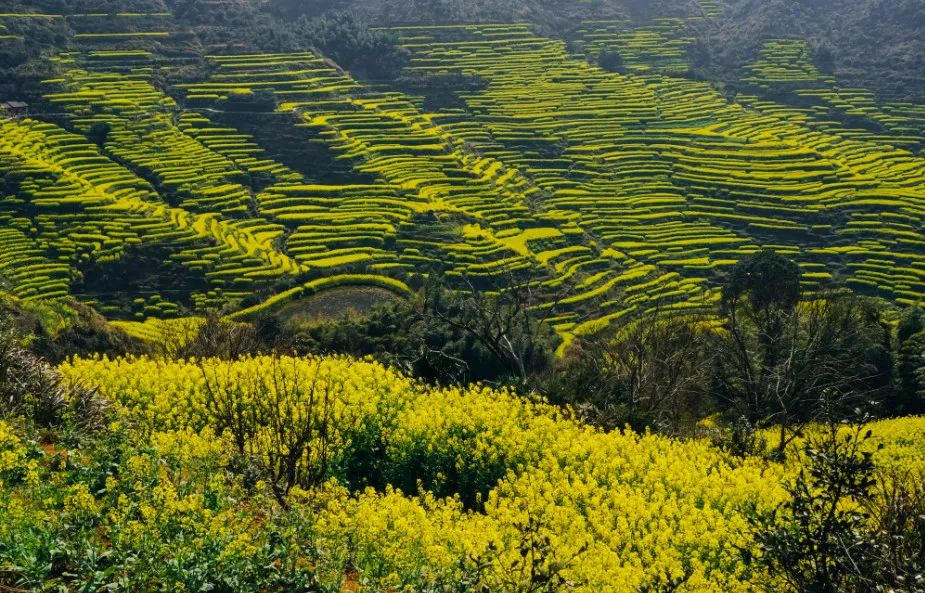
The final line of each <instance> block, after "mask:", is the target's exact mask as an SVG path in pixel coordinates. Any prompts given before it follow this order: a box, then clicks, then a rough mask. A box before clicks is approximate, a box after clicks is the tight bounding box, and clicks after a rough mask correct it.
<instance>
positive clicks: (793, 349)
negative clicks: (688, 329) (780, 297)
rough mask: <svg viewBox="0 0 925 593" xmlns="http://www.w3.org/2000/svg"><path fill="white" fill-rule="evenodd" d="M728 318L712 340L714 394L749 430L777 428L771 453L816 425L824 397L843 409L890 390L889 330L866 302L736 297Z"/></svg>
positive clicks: (838, 297)
mask: <svg viewBox="0 0 925 593" xmlns="http://www.w3.org/2000/svg"><path fill="white" fill-rule="evenodd" d="M727 315H728V322H727V323H726V325H725V327H724V328H723V329H722V330H721V331H719V332H716V333H715V334H714V335H715V337H716V342H715V349H716V352H717V354H718V357H717V367H716V375H715V380H716V381H715V387H716V393H717V395H718V396H719V397H720V399H721V400H722V401H723V402H724V403H725V405H726V406H727V408H728V410H729V412H730V413H731V414H733V415H735V416H738V417H741V418H743V419H744V420H745V421H747V422H748V424H749V425H751V426H754V427H758V428H760V427H766V426H776V427H777V430H778V431H779V442H778V446H777V454H778V455H783V454H784V452H785V450H786V448H787V446H788V445H789V444H790V443H791V442H792V441H793V440H794V439H795V438H797V436H799V435H800V434H802V432H803V430H804V429H805V427H806V426H807V425H809V424H811V423H813V422H815V421H817V420H819V415H820V413H821V412H822V410H823V409H824V406H822V405H821V402H822V401H823V400H824V399H826V398H829V399H835V400H836V401H837V402H838V405H837V407H838V408H840V409H843V410H846V411H847V410H850V409H852V408H853V407H854V405H855V404H857V403H859V402H864V401H868V400H872V399H876V398H878V397H880V396H881V395H883V393H884V392H885V390H886V389H887V388H888V387H889V381H890V379H889V374H890V360H889V330H888V329H887V328H886V326H885V325H884V324H883V323H882V322H881V320H880V318H879V311H878V309H877V308H876V306H874V305H873V304H872V303H870V302H869V301H866V300H865V299H862V298H859V297H856V296H854V295H851V294H847V293H833V294H828V295H821V296H819V297H817V298H816V299H814V300H811V301H804V302H801V303H799V304H794V305H793V306H792V307H766V308H762V307H757V306H755V304H754V303H752V302H749V301H748V300H747V299H740V298H736V299H732V300H730V301H728V302H727Z"/></svg>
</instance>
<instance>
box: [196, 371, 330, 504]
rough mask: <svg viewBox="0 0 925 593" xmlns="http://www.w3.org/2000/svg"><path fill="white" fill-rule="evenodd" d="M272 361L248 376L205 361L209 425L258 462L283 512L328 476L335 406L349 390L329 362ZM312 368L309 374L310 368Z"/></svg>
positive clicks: (244, 454)
mask: <svg viewBox="0 0 925 593" xmlns="http://www.w3.org/2000/svg"><path fill="white" fill-rule="evenodd" d="M307 365H308V363H307V362H306V361H304V360H299V359H294V358H280V357H275V356H274V357H272V358H271V359H270V363H269V366H268V367H267V368H265V369H264V370H263V372H262V373H261V374H260V375H256V376H249V377H248V376H243V375H241V374H240V373H233V372H232V371H230V370H227V369H228V367H224V368H225V369H226V371H225V374H224V375H220V374H219V371H218V370H217V368H220V367H213V366H212V365H209V364H207V363H205V362H200V369H201V372H202V374H203V378H204V380H205V385H206V387H205V392H206V409H207V411H208V414H209V421H210V423H211V424H212V425H213V427H214V428H215V430H216V431H217V432H219V433H227V434H228V435H229V436H230V438H231V439H232V442H233V444H234V447H235V450H236V452H237V454H238V455H239V456H241V457H242V458H248V459H254V460H257V463H258V464H259V466H260V470H261V473H262V474H263V476H264V477H265V478H266V480H267V482H268V485H269V487H270V490H271V491H272V493H273V495H274V497H275V498H276V500H277V501H278V502H279V504H280V506H282V507H283V508H288V503H287V501H286V497H287V495H288V494H289V492H290V490H292V488H293V487H295V486H301V487H303V488H306V489H310V488H313V487H316V486H319V485H321V484H322V483H323V482H324V480H325V479H326V478H327V477H328V471H329V467H330V459H331V455H332V441H333V438H334V432H335V431H334V421H333V416H334V406H335V404H336V401H337V398H338V396H339V393H340V392H341V390H342V389H343V386H342V385H341V384H340V382H339V381H338V380H337V379H336V378H334V377H333V376H331V374H330V373H326V372H325V371H324V369H323V368H322V366H323V362H322V361H320V360H316V361H314V362H312V363H311V364H310V368H307ZM306 369H307V370H306Z"/></svg>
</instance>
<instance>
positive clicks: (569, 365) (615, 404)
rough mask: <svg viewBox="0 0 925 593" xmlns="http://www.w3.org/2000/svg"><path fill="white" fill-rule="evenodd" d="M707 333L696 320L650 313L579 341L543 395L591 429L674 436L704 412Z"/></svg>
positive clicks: (705, 324) (698, 318)
mask: <svg viewBox="0 0 925 593" xmlns="http://www.w3.org/2000/svg"><path fill="white" fill-rule="evenodd" d="M709 326H710V324H709V323H708V319H707V318H705V317H704V316H703V315H702V314H700V313H691V312H684V313H682V312H678V311H675V310H666V311H653V312H650V313H648V314H646V315H643V316H641V317H639V318H636V319H634V320H632V321H630V322H628V323H626V324H623V325H621V326H619V327H617V328H615V329H613V330H612V331H609V332H606V333H602V334H599V335H596V336H593V337H591V338H588V339H584V340H580V341H579V342H578V343H577V344H575V345H574V346H573V348H572V350H571V352H570V354H569V356H568V358H567V359H566V360H565V361H564V363H562V365H561V366H560V369H558V370H557V371H556V372H554V373H553V379H552V381H551V382H550V383H549V384H548V385H547V386H546V387H547V389H548V390H549V391H550V393H551V394H552V397H553V398H554V399H557V400H560V401H563V402H565V403H569V404H572V405H574V406H575V407H576V408H577V409H578V411H579V413H581V415H582V416H584V417H585V419H587V420H588V421H590V422H592V423H593V424H596V425H598V426H602V427H604V428H607V429H615V428H621V427H623V426H626V425H630V426H632V427H633V428H636V429H638V430H644V429H646V428H652V429H656V430H659V431H661V432H669V433H674V434H681V433H683V432H686V429H687V428H688V425H689V424H690V423H692V422H693V421H695V420H696V419H697V417H698V414H697V412H698V410H700V409H701V408H703V406H704V396H705V388H706V385H707V383H708V380H709V377H710V370H711V368H712V364H711V359H712V352H711V351H710V348H709V346H710V339H709V335H708V331H709V330H708V328H709Z"/></svg>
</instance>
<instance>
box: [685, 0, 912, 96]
mask: <svg viewBox="0 0 925 593" xmlns="http://www.w3.org/2000/svg"><path fill="white" fill-rule="evenodd" d="M729 4H730V5H729V7H728V8H727V9H726V11H725V12H723V13H722V14H721V15H720V16H719V17H717V18H716V19H712V20H711V21H710V22H709V23H707V24H706V25H705V26H704V27H702V28H701V30H700V31H699V32H698V37H699V38H700V40H701V45H700V47H699V48H698V49H700V50H702V52H703V53H700V54H699V56H698V57H699V60H700V61H699V63H698V68H699V69H701V70H702V72H703V73H704V74H705V75H706V76H707V77H709V78H718V79H721V80H725V81H726V82H730V83H734V82H735V81H736V80H738V79H739V77H740V75H741V70H740V68H741V67H742V66H744V65H746V64H749V63H751V62H753V61H754V59H755V57H756V56H757V53H758V50H759V49H760V48H761V45H762V43H763V42H764V41H765V40H767V39H779V38H801V39H807V40H809V42H810V45H811V47H813V49H814V54H815V55H814V58H815V59H814V61H815V63H816V65H817V66H818V67H820V68H821V69H823V70H824V71H828V72H832V73H834V74H836V75H837V76H838V78H839V79H840V80H842V81H843V82H844V83H845V84H846V86H851V85H856V86H863V87H865V88H870V89H872V90H875V91H877V92H879V93H880V94H881V95H884V96H887V97H889V98H893V99H915V100H922V99H925V61H923V60H922V56H923V54H925V40H923V39H922V35H921V32H922V30H923V28H925V3H922V2H920V1H919V0H847V1H836V0H770V1H769V0H734V1H733V2H730V3H729Z"/></svg>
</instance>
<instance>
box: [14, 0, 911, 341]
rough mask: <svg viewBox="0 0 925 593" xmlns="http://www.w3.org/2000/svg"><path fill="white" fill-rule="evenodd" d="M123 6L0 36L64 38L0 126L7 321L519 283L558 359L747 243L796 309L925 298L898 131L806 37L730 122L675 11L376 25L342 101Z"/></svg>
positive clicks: (684, 301)
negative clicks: (341, 292)
mask: <svg viewBox="0 0 925 593" xmlns="http://www.w3.org/2000/svg"><path fill="white" fill-rule="evenodd" d="M98 5H99V3H97V5H94V7H91V6H90V5H89V4H88V5H87V6H86V7H84V8H85V9H86V10H91V9H93V10H102V7H101V5H99V6H98ZM46 8H47V9H48V10H49V11H50V10H52V8H51V6H50V5H49V6H48V7H46ZM59 8H60V7H59ZM135 8H137V9H139V10H141V9H144V10H146V11H147V12H137V13H136V12H132V13H128V12H126V13H116V14H110V13H106V12H99V13H96V12H92V13H91V12H86V13H77V12H74V11H75V10H77V7H76V6H75V7H70V9H69V10H70V11H71V12H68V13H66V14H65V13H61V14H60V15H58V14H55V13H48V14H45V13H42V14H38V13H20V14H13V13H7V14H5V15H2V16H0V24H2V25H3V26H4V27H6V28H7V29H8V30H10V31H13V30H15V29H16V27H22V26H23V25H22V23H32V24H33V26H35V27H40V28H41V27H46V28H47V27H53V23H57V22H59V21H64V22H66V23H67V24H68V28H69V29H72V30H73V31H75V33H74V35H73V37H72V38H71V40H70V42H69V43H70V46H69V49H70V50H71V51H67V52H64V53H57V54H54V55H51V56H50V58H49V59H48V64H49V65H50V68H51V70H50V72H49V74H48V76H49V77H48V78H45V79H43V80H42V81H41V83H40V84H39V87H38V88H39V91H40V96H38V98H37V99H35V100H34V101H35V102H34V103H33V105H32V107H31V113H30V114H27V115H22V114H16V113H12V114H11V115H14V116H15V117H12V118H7V119H4V120H3V121H2V124H0V125H2V126H3V134H2V137H0V171H2V184H0V192H2V195H3V199H2V201H0V217H2V220H3V221H4V229H3V231H2V233H3V237H2V243H0V251H2V254H3V257H2V258H0V273H2V274H3V277H4V278H5V279H6V283H7V285H8V289H9V290H10V292H12V293H13V294H15V295H16V296H18V297H20V298H25V299H37V298H45V299H47V298H52V299H53V298H61V297H65V296H67V295H73V296H75V297H77V298H78V299H80V300H83V301H86V302H88V303H90V304H91V305H93V306H95V307H97V308H98V309H99V310H100V311H101V312H103V313H104V314H105V315H107V316H109V317H111V318H115V319H132V320H144V319H145V318H148V317H154V318H171V317H176V316H186V315H197V314H202V313H203V312H204V311H206V310H208V309H213V308H223V309H226V310H227V309H228V308H231V310H234V309H238V310H240V309H246V311H245V312H244V313H245V314H249V315H255V314H258V313H260V312H262V311H268V310H272V309H273V308H274V307H276V306H279V305H280V304H283V303H285V302H286V301H288V300H292V299H295V298H299V297H301V296H303V295H306V294H311V293H313V292H317V291H318V290H324V289H326V288H329V287H332V286H341V285H344V284H348V285H349V284H364V285H370V284H372V285H376V286H380V287H383V288H385V289H387V290H391V291H393V292H396V293H397V294H403V293H408V292H409V291H412V290H414V289H415V287H416V286H419V285H420V283H421V282H422V275H426V274H428V273H439V274H442V275H443V276H444V277H445V279H446V281H447V282H448V283H449V286H451V287H453V286H456V287H464V286H466V285H468V284H471V283H475V285H477V286H481V287H483V288H491V287H497V286H499V285H500V284H505V283H510V282H515V283H516V282H524V281H530V282H532V283H535V284H536V285H537V286H538V287H539V294H540V297H541V298H545V299H546V302H547V303H550V304H551V303H556V309H555V315H554V316H553V318H552V319H551V322H552V323H553V324H554V326H555V327H556V329H557V330H558V331H559V333H560V334H562V335H563V336H565V337H566V338H568V337H570V336H572V335H583V334H587V333H590V332H594V331H596V330H598V329H601V328H602V327H605V326H606V325H607V323H608V322H609V321H610V320H616V319H621V318H624V317H627V316H632V315H634V314H636V313H641V312H644V311H646V310H651V309H652V308H654V307H659V308H664V307H666V306H670V307H675V308H677V307H679V308H691V307H692V308H697V307H700V306H702V305H703V304H705V303H708V302H710V301H712V300H713V299H715V297H716V293H715V290H714V288H715V286H716V283H717V281H718V279H719V278H720V277H721V276H722V275H723V274H724V270H726V269H728V268H729V266H731V265H732V264H733V263H735V262H736V261H737V260H738V259H740V258H741V257H742V256H743V255H745V254H749V253H754V252H756V251H758V250H759V249H762V248H772V249H775V250H777V251H779V252H781V253H784V254H786V255H787V256H788V257H791V258H793V259H795V260H796V261H798V262H799V264H800V266H801V267H802V269H803V272H804V273H803V280H804V283H805V286H804V288H806V289H807V290H814V289H818V288H824V287H827V286H831V285H833V283H845V284H847V285H848V286H849V287H851V288H853V289H855V290H857V291H859V292H861V293H863V294H869V295H873V296H878V297H883V298H885V299H888V300H890V301H892V302H895V303H899V304H912V303H918V302H919V301H921V299H922V297H923V293H925V283H923V275H925V267H923V263H922V259H921V247H920V246H921V242H922V240H921V225H922V213H923V210H922V199H923V193H922V186H923V179H925V161H923V159H922V157H921V156H920V154H921V152H920V151H921V149H922V138H923V135H925V134H923V126H925V108H923V107H921V106H918V105H915V104H909V103H892V102H881V101H879V100H877V98H876V96H875V95H874V94H872V93H871V92H868V91H866V90H864V89H858V88H849V87H844V86H843V85H842V84H841V82H840V81H839V80H838V78H837V77H833V76H831V75H828V74H825V73H824V72H822V71H820V70H819V69H818V68H817V67H816V66H815V65H814V64H813V63H812V61H811V57H812V56H811V53H812V52H811V49H810V47H809V44H808V43H807V42H804V41H800V40H793V39H778V40H770V41H767V42H766V43H765V44H764V45H763V46H762V49H761V53H760V55H759V57H758V58H756V59H755V61H754V62H753V63H750V64H749V65H747V66H746V67H745V75H744V76H743V77H742V78H741V80H740V82H739V87H740V88H741V91H740V92H739V94H738V96H737V97H736V98H735V100H730V99H729V97H728V95H723V94H721V93H720V92H718V91H717V90H715V89H714V88H713V87H711V86H710V85H709V84H708V83H705V82H699V81H695V80H692V79H690V78H688V77H687V76H688V72H689V69H690V63H689V62H688V55H689V52H690V48H691V46H692V45H694V44H695V43H696V40H695V39H694V38H692V37H691V36H690V27H692V26H703V24H704V21H703V19H704V18H705V17H704V16H703V15H698V16H694V17H691V19H689V20H684V19H661V20H658V21H656V22H654V23H652V24H648V25H634V24H632V22H629V21H625V20H610V21H600V20H596V21H587V22H585V23H584V24H582V25H580V26H579V27H577V28H576V29H575V30H574V32H573V33H572V34H571V38H570V40H569V41H568V42H567V43H565V42H563V41H560V40H558V39H555V38H551V37H545V36H542V35H540V34H538V33H536V32H534V31H533V30H532V28H531V27H530V26H528V25H519V24H485V25H465V26H428V25H423V26H414V27H392V28H386V29H379V30H377V31H373V34H374V35H379V36H384V37H381V38H382V39H392V40H395V41H394V43H397V45H398V49H400V50H401V52H403V55H404V56H405V57H403V58H401V62H400V63H399V66H400V67H401V70H400V71H398V72H397V73H396V76H394V77H393V78H392V79H391V80H378V81H369V80H368V79H366V78H355V77H353V76H351V74H350V73H348V72H345V71H344V70H343V69H341V68H339V67H338V65H337V64H335V63H334V62H332V61H331V60H330V59H327V58H326V57H325V56H323V55H319V54H317V53H313V52H312V51H307V50H306V51H300V52H289V53H266V52H265V53H254V51H253V50H252V49H249V50H248V51H247V52H245V53H241V51H240V50H237V51H236V50H235V49H234V48H232V47H228V46H227V44H226V45H225V46H223V47H221V48H216V51H219V52H220V53H216V54H209V55H208V56H206V57H203V56H201V54H200V53H197V52H201V51H205V50H204V48H203V46H202V36H201V33H195V30H191V29H189V28H188V26H183V25H181V24H180V22H179V21H178V19H177V18H176V17H175V15H174V14H173V13H172V12H171V11H170V10H169V7H168V6H167V5H163V4H160V3H159V2H153V3H151V2H149V3H147V4H144V6H141V5H139V6H137V7H135ZM225 8H226V9H229V8H228V7H227V6H226V7H225ZM34 9H35V7H33V10H34ZM181 9H182V7H179V6H174V10H181ZM364 35H365V33H364ZM8 37H10V38H9V39H7V40H4V41H0V43H8V44H12V45H16V44H21V43H26V44H27V45H28V43H29V42H28V41H25V40H23V39H17V38H16V36H15V35H12V36H8ZM377 43H378V42H377ZM373 47H375V46H373ZM197 48H198V49H197ZM602 52H611V53H615V54H616V55H619V59H620V64H619V65H618V66H617V67H616V68H614V67H610V69H611V70H615V71H607V70H604V69H602V68H600V67H598V66H597V65H596V64H597V62H598V57H599V56H600V54H601V53H602ZM396 55H399V54H396ZM544 295H545V296H544ZM262 302H265V304H264V305H261V306H258V305H259V304H260V303H262Z"/></svg>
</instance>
